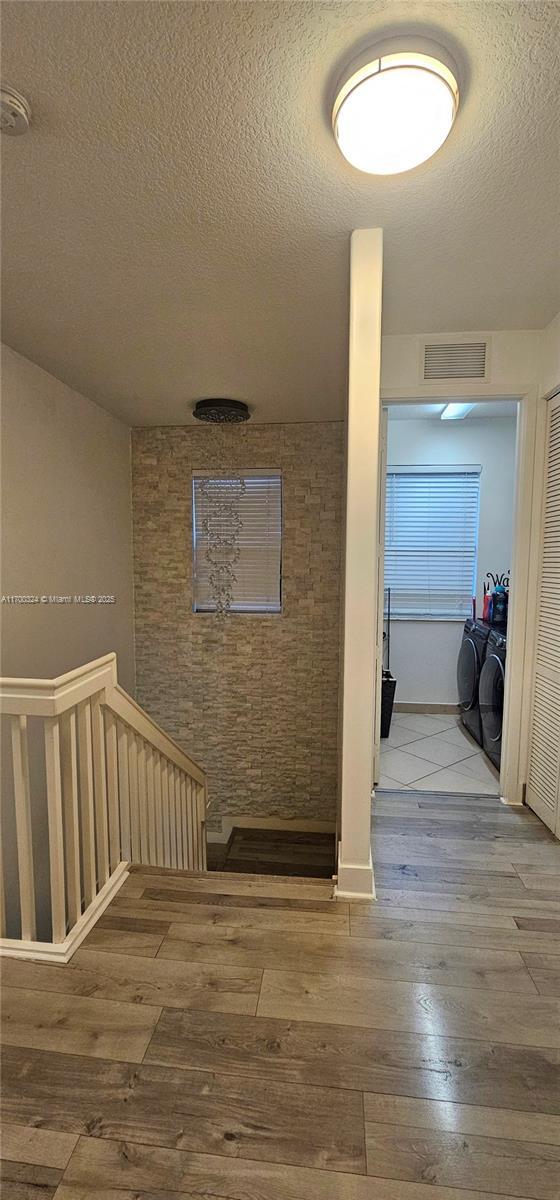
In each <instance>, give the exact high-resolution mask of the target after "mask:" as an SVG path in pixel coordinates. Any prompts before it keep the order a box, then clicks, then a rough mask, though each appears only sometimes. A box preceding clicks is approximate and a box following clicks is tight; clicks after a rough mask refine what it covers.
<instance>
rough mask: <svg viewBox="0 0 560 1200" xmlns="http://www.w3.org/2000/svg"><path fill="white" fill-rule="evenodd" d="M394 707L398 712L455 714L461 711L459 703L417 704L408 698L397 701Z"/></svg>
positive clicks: (457, 714)
mask: <svg viewBox="0 0 560 1200" xmlns="http://www.w3.org/2000/svg"><path fill="white" fill-rule="evenodd" d="M393 708H394V711H395V712H398V713H407V712H409V713H428V714H429V713H453V714H454V716H459V712H460V711H461V710H460V708H459V705H458V704H415V703H413V702H412V701H408V700H401V701H399V702H396V703H395V704H394V705H393Z"/></svg>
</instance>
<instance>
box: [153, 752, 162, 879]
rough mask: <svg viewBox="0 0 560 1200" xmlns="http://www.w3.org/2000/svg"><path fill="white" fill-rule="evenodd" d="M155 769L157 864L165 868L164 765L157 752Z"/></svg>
mask: <svg viewBox="0 0 560 1200" xmlns="http://www.w3.org/2000/svg"><path fill="white" fill-rule="evenodd" d="M154 760H155V768H154V809H155V821H156V842H155V847H156V850H155V853H156V857H155V864H156V866H157V867H163V865H164V854H163V808H162V804H163V799H162V773H163V764H162V759H161V754H158V753H157V751H155V753H154Z"/></svg>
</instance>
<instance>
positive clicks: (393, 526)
mask: <svg viewBox="0 0 560 1200" xmlns="http://www.w3.org/2000/svg"><path fill="white" fill-rule="evenodd" d="M479 492H480V467H474V466H473V467H456V466H450V467H431V466H430V467H412V466H402V467H401V466H399V467H391V468H389V470H388V472H387V503H386V509H385V587H386V588H387V587H390V588H391V612H392V614H393V615H394V616H400V617H410V618H422V617H455V618H459V617H466V616H468V615H469V614H470V612H471V600H472V597H473V595H474V594H475V590H476V556H477V545H478V516H479Z"/></svg>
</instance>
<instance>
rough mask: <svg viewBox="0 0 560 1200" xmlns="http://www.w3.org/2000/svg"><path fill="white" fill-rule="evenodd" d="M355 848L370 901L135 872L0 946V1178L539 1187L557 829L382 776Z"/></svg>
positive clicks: (75, 1191) (519, 1192)
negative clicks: (361, 855)
mask: <svg viewBox="0 0 560 1200" xmlns="http://www.w3.org/2000/svg"><path fill="white" fill-rule="evenodd" d="M260 836H261V837H262V834H261V835H260ZM373 847H374V860H375V863H376V881H377V892H378V899H377V900H376V901H375V902H372V903H367V902H354V903H352V904H348V903H342V902H337V901H336V900H333V898H332V887H331V885H330V883H329V881H327V880H325V879H321V878H320V877H318V876H313V877H311V878H302V879H300V878H298V877H297V876H293V877H290V876H288V875H286V876H283V875H271V874H267V875H266V876H262V877H256V876H255V875H253V874H251V873H243V872H239V873H235V874H234V873H231V872H230V871H229V870H228V871H225V872H212V874H211V875H202V874H201V875H197V874H191V875H189V876H185V875H183V874H181V873H180V872H177V871H167V872H165V871H161V870H156V869H149V868H142V870H134V871H133V872H132V873H131V875H130V877H129V879H127V881H126V883H125V884H124V886H123V888H122V889H121V891H120V892H119V894H118V895H117V896H116V897H115V899H114V900H113V902H112V903H111V905H110V907H109V908H108V910H107V912H106V913H105V915H104V916H103V917H102V919H101V920H100V921H99V922H98V924H97V926H96V927H95V929H94V930H93V931H92V932H91V933H90V934H89V936H88V938H87V939H86V940H85V942H84V943H83V945H82V946H81V947H80V949H79V950H78V951H77V952H76V954H75V955H74V957H73V959H72V961H71V963H69V964H68V965H67V966H64V967H62V966H51V965H47V964H42V963H40V964H39V963H30V962H22V961H17V960H15V959H3V960H2V984H3V1027H2V1041H3V1046H2V1092H1V1105H2V1118H3V1122H4V1138H3V1149H2V1155H3V1163H2V1197H3V1200H38V1197H43V1198H45V1197H46V1198H47V1200H49V1198H56V1200H192V1198H194V1197H197V1200H200V1198H203V1197H207V1198H208V1200H210V1198H212V1200H217V1198H219V1200H300V1197H304V1196H305V1197H307V1198H308V1200H492V1198H496V1197H511V1198H513V1197H516V1198H520V1200H559V1197H560V889H559V887H558V881H559V879H560V846H559V844H558V843H557V842H555V841H554V839H553V838H552V835H550V834H549V833H548V831H547V830H546V829H545V828H544V826H543V825H541V823H540V822H539V821H538V820H537V818H536V817H534V816H533V814H531V813H530V812H529V811H528V810H526V809H523V810H521V811H515V812H511V811H508V810H505V809H504V808H503V806H502V805H501V804H500V803H499V801H494V800H492V799H490V798H488V797H483V798H479V797H472V799H471V798H469V797H459V796H452V797H449V800H448V802H447V799H446V797H444V796H442V795H441V794H438V795H437V796H434V797H433V798H432V797H430V796H429V795H428V794H427V793H417V794H415V793H413V792H407V793H404V792H403V793H400V794H399V796H398V799H397V798H395V805H394V807H392V806H391V796H390V795H388V794H386V795H385V796H384V798H383V802H382V804H380V805H379V806H378V807H376V809H375V812H374V841H373ZM260 852H261V853H262V854H266V844H265V841H264V840H263V843H262V845H261V847H260ZM273 857H274V855H273V853H272V852H271V860H272V859H273ZM239 861H240V862H243V863H246V862H247V859H246V858H243V859H240V860H239Z"/></svg>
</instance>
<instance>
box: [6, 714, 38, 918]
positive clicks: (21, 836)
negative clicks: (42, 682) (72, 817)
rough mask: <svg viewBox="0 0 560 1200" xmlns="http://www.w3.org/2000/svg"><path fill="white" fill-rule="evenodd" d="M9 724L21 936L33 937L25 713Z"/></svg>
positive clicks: (30, 833)
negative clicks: (10, 726)
mask: <svg viewBox="0 0 560 1200" xmlns="http://www.w3.org/2000/svg"><path fill="white" fill-rule="evenodd" d="M11 724H12V759H13V768H14V798H15V817H16V836H17V860H18V874H19V902H20V913H21V936H22V938H23V939H24V941H33V940H34V939H35V937H36V933H37V929H36V921H35V875H34V869H33V842H32V832H31V797H30V794H29V749H28V744H27V717H12V722H11Z"/></svg>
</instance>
